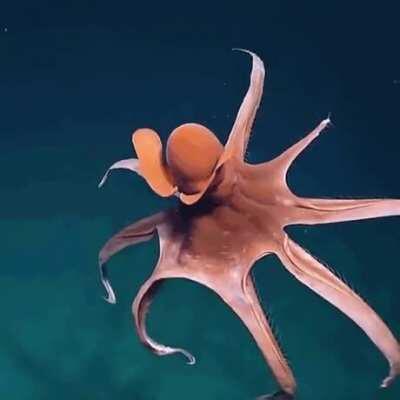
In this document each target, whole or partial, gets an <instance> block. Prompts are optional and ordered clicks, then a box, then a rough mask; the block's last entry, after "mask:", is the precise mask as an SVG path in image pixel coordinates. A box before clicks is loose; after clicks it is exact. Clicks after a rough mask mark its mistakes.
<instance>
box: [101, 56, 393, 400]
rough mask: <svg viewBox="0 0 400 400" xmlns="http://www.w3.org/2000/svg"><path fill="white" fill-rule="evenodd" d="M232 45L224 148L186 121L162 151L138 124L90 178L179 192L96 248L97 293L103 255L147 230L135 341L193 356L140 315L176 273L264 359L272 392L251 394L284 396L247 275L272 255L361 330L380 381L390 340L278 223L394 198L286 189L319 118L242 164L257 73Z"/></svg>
mask: <svg viewBox="0 0 400 400" xmlns="http://www.w3.org/2000/svg"><path fill="white" fill-rule="evenodd" d="M237 50H241V49H237ZM241 51H243V52H246V53H248V54H250V55H251V57H252V70H251V76H250V85H249V88H248V90H247V93H246V95H245V97H244V99H243V102H242V104H241V106H240V109H239V111H238V114H237V117H236V120H235V122H234V125H233V127H232V130H231V132H230V134H229V137H228V140H227V142H226V144H225V146H223V145H222V144H221V143H220V141H219V140H218V138H217V137H216V135H215V134H214V133H213V132H211V131H210V130H209V129H207V128H206V127H204V126H202V125H199V124H196V123H187V124H183V125H181V126H179V127H177V128H176V129H175V130H174V131H173V132H172V133H171V134H170V136H169V138H168V142H167V145H166V152H165V155H164V153H163V147H162V143H161V140H160V138H159V136H158V134H157V133H156V132H155V131H153V130H151V129H147V128H146V129H138V130H137V131H135V132H134V133H133V136H132V142H133V146H134V149H135V151H136V155H137V158H131V159H126V160H121V161H119V162H117V163H115V164H113V165H112V166H111V167H110V168H109V170H108V171H107V173H106V174H105V176H104V178H103V179H102V181H101V182H100V184H99V186H102V185H103V184H104V182H105V180H106V178H107V176H108V173H109V171H110V170H112V169H119V168H122V169H128V170H131V171H133V172H135V173H137V174H139V175H140V176H141V177H143V178H144V180H145V181H146V182H147V183H148V184H149V185H150V187H151V188H152V189H153V191H154V192H155V193H157V194H158V195H159V196H163V197H167V196H172V195H175V196H177V197H178V198H179V205H178V206H177V207H175V208H173V209H170V210H167V211H161V212H159V213H157V214H154V215H152V216H149V217H147V218H143V219H141V220H139V221H137V222H135V223H133V224H132V225H129V226H127V227H126V228H124V229H123V230H121V231H120V232H119V233H117V234H116V235H115V236H113V237H112V238H111V239H110V240H109V241H108V242H107V243H106V244H105V246H104V247H103V248H102V249H101V251H100V254H99V264H100V276H101V281H102V283H103V285H104V287H105V289H106V290H107V297H106V300H107V301H108V302H110V303H115V301H116V299H115V294H114V292H113V290H112V287H111V284H110V282H109V280H108V278H107V270H106V262H107V261H108V260H109V259H110V257H111V256H113V255H114V254H115V253H117V252H119V251H120V250H122V249H123V248H125V247H127V246H131V245H134V244H137V243H140V242H143V241H146V240H149V239H151V238H152V237H153V236H154V235H155V234H156V233H157V234H158V237H159V242H160V256H159V260H158V263H157V265H156V266H155V268H154V271H153V273H152V274H151V276H150V277H149V278H148V280H147V281H146V282H145V283H144V284H143V286H142V287H141V288H140V290H139V293H138V294H137V296H136V298H135V300H134V301H133V304H132V312H133V317H134V320H135V325H136V329H137V333H138V335H139V338H140V340H141V342H142V343H143V344H144V345H145V346H147V347H148V348H149V349H150V350H151V351H153V352H154V353H155V354H157V355H160V356H163V355H168V354H174V353H182V354H183V355H184V356H186V357H187V359H188V362H189V364H194V363H195V358H194V357H193V355H191V354H190V353H189V352H188V351H186V350H184V349H181V348H175V347H170V346H165V345H163V344H160V343H157V342H156V341H154V340H153V339H152V338H150V337H149V336H148V334H147V332H146V327H145V318H146V312H147V310H148V308H149V304H150V301H151V298H152V295H153V293H154V289H155V288H156V287H157V284H158V283H160V282H161V281H162V280H165V279H168V278H186V279H190V280H192V281H195V282H198V283H200V284H202V285H204V286H206V287H208V288H210V289H211V290H213V291H214V292H215V293H217V294H218V295H219V297H220V298H221V299H222V300H223V301H224V302H225V303H226V304H227V305H228V306H230V307H231V309H232V310H233V311H234V312H235V313H236V314H237V315H238V316H239V318H240V319H241V320H242V321H243V323H244V324H245V326H246V327H247V328H248V330H249V332H250V333H251V335H252V336H253V338H254V340H255V341H256V343H257V345H258V347H259V348H260V350H261V352H262V354H263V356H264V357H265V360H266V362H267V363H268V365H269V367H270V369H271V371H272V373H273V375H274V377H275V379H276V381H277V382H278V384H279V387H280V389H279V391H278V392H277V393H275V394H274V395H272V396H263V397H260V398H264V399H266V398H279V399H290V398H292V397H293V396H294V394H295V391H296V382H295V378H294V376H293V373H292V371H291V369H290V367H289V365H288V362H287V361H286V359H285V357H284V355H283V354H282V351H281V350H280V348H279V345H278V343H277V341H276V339H275V338H274V335H273V332H272V330H271V327H270V325H269V323H268V320H267V318H266V317H265V315H264V313H263V310H262V308H261V305H260V302H259V299H258V298H257V295H256V291H255V288H254V283H253V280H252V276H251V274H250V271H251V269H252V266H253V265H254V263H255V262H256V261H257V260H258V259H260V258H261V257H265V256H267V255H270V254H274V255H276V256H277V257H278V258H279V260H280V261H281V262H282V264H283V266H284V267H285V268H286V269H287V270H288V271H289V272H290V273H291V274H292V275H294V277H296V278H297V279H298V280H299V281H300V282H301V283H303V284H304V285H306V286H308V287H309V288H310V289H311V290H313V291H314V292H316V293H317V294H319V295H320V296H321V297H323V298H324V299H325V300H327V301H328V302H330V303H331V304H333V305H334V306H336V307H337V308H338V309H339V310H341V311H342V312H343V313H344V314H346V315H347V316H348V317H349V318H351V319H352V320H353V321H354V322H355V323H356V324H357V325H358V326H359V327H360V328H361V329H362V330H363V331H364V332H365V333H366V334H367V335H368V336H369V338H370V339H371V340H372V342H373V343H374V344H375V345H376V346H377V347H378V349H379V350H380V351H381V352H382V354H383V355H384V356H385V357H386V359H387V360H388V362H389V367H390V370H389V374H388V376H387V377H386V378H385V379H384V380H383V382H382V384H381V387H386V386H388V385H389V384H390V383H391V382H392V381H393V380H394V379H395V377H396V376H397V375H398V374H399V373H400V346H399V343H398V341H397V340H396V338H395V337H394V335H393V334H392V333H391V331H390V330H389V328H388V327H387V326H386V324H385V323H384V322H383V321H382V319H381V318H380V317H379V316H378V315H377V313H376V312H375V311H374V310H373V309H372V308H371V307H370V306H369V305H368V304H367V303H366V302H365V301H364V300H363V299H361V297H360V296H358V295H357V294H356V293H355V292H354V291H353V290H351V288H349V287H348V286H347V285H346V284H345V283H344V282H342V281H341V280H340V279H339V278H338V277H337V276H336V275H335V274H334V273H332V272H331V271H330V270H329V269H327V268H326V267H325V266H324V265H322V264H321V263H320V262H319V261H318V260H317V259H316V258H314V257H313V256H312V255H311V254H309V253H308V252H307V251H305V250H304V249H303V248H302V247H300V246H299V245H298V244H297V243H295V242H294V241H293V240H292V239H291V238H290V237H289V236H288V234H287V233H286V232H285V227H287V226H289V225H297V224H302V225H315V224H327V223H335V222H342V221H351V220H360V219H366V218H376V217H384V216H392V215H399V214H400V200H394V199H365V200H344V199H318V198H304V197H299V196H297V195H296V194H294V193H293V192H292V191H291V190H290V188H289V187H288V185H287V182H286V175H287V172H288V169H289V167H290V166H291V165H292V163H293V162H294V161H295V159H296V158H297V157H298V156H299V155H300V154H301V153H302V152H303V150H305V149H306V147H307V146H308V145H309V144H310V143H311V142H312V141H313V140H314V139H316V138H317V137H318V136H319V135H320V133H321V132H322V131H324V130H325V128H327V127H328V126H329V124H330V119H329V118H327V119H325V120H323V121H322V122H321V123H320V124H319V125H318V126H317V127H316V128H315V129H314V130H313V131H311V132H310V133H309V134H308V135H307V136H305V137H304V138H303V139H301V140H299V141H298V142H297V143H295V144H294V145H292V146H291V147H289V148H288V149H287V150H286V151H284V152H283V153H282V154H280V155H279V156H278V157H276V158H274V159H272V160H270V161H267V162H264V163H261V164H255V165H253V164H249V163H247V162H246V161H245V160H244V155H245V152H246V147H247V144H248V140H249V135H250V132H251V129H252V125H253V122H254V119H255V116H256V111H257V109H258V107H259V104H260V101H261V97H262V93H263V83H264V75H265V70H264V65H263V62H262V61H261V59H260V58H259V57H258V56H257V55H256V54H254V53H252V52H250V51H247V50H241Z"/></svg>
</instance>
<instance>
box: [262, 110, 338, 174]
mask: <svg viewBox="0 0 400 400" xmlns="http://www.w3.org/2000/svg"><path fill="white" fill-rule="evenodd" d="M330 122H331V121H330V119H329V117H328V118H326V119H324V120H322V121H321V122H320V123H319V124H318V125H317V126H316V127H315V128H314V129H313V130H312V131H311V132H310V133H308V134H307V135H306V136H305V137H303V138H302V139H301V140H299V141H298V142H296V143H295V144H293V145H292V146H290V147H289V148H288V149H286V150H285V151H284V152H283V153H281V154H280V155H279V156H278V157H276V158H274V159H272V160H271V161H268V162H266V163H265V165H266V166H270V168H271V169H272V170H275V173H277V174H278V175H279V176H280V177H281V179H283V180H284V181H285V180H286V175H287V172H288V170H289V168H290V166H291V165H292V164H293V162H294V161H295V160H296V158H297V157H298V156H299V155H300V154H301V153H302V152H303V151H304V150H305V149H306V148H307V147H308V146H309V145H310V144H311V143H312V142H313V141H314V140H315V139H316V138H317V137H318V136H319V135H320V133H321V132H322V131H323V130H324V129H325V128H327V127H328V126H329V124H330Z"/></svg>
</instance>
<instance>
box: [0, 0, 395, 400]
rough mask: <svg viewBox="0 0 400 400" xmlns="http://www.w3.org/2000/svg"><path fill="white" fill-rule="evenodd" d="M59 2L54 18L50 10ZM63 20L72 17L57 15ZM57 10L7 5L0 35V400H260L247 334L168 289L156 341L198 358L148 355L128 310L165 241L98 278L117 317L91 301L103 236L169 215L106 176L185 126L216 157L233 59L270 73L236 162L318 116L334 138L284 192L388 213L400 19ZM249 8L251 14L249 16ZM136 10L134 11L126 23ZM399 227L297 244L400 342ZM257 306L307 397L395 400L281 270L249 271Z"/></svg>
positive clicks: (160, 302)
mask: <svg viewBox="0 0 400 400" xmlns="http://www.w3.org/2000/svg"><path fill="white" fill-rule="evenodd" d="M60 4H61V3H60ZM65 4H67V3H65ZM94 4H95V3H90V2H87V3H84V4H82V3H79V4H78V3H76V5H71V4H70V5H68V6H67V5H65V6H61V5H60V6H59V7H57V8H55V7H54V6H53V7H52V6H51V5H50V3H49V4H48V3H47V2H43V3H40V2H39V3H35V5H28V4H26V5H24V6H23V5H21V4H20V5H18V6H11V5H10V6H9V8H5V9H4V10H3V11H4V12H3V13H2V21H1V24H3V25H4V27H7V32H5V31H4V29H3V31H2V32H1V34H0V48H1V49H2V54H3V57H2V62H1V65H0V72H1V74H0V80H1V117H0V138H1V150H2V151H1V155H0V171H1V172H0V175H1V176H0V178H1V189H0V190H1V192H0V193H1V200H0V201H1V203H0V204H1V208H0V232H1V239H0V249H1V254H2V259H1V261H2V262H1V277H0V293H1V296H2V301H1V304H2V306H1V314H2V329H1V330H0V348H1V355H0V371H1V375H0V398H1V399H6V400H42V399H43V400H46V399H54V398H57V399H61V400H63V399H82V400H92V399H93V400H102V399H118V400H127V399H129V400H164V399H176V400H179V399H188V398H190V399H192V400H200V399H202V400H203V399H211V400H214V399H217V400H219V399H230V400H234V399H238V400H242V399H252V398H254V397H255V396H256V395H259V394H262V393H268V392H271V391H273V390H274V389H275V387H276V386H275V382H274V380H273V378H272V376H271V374H270V372H269V371H268V370H267V368H266V366H265V363H264V361H263V359H262V357H261V355H260V353H259V351H258V349H257V347H256V346H255V344H254V343H253V342H252V340H251V338H250V336H249V334H248V333H247V331H246V329H245V328H244V327H243V326H242V325H241V323H240V321H239V320H238V319H237V318H236V317H235V316H234V315H233V314H232V313H231V311H230V310H229V309H228V308H227V307H226V306H225V305H224V304H222V303H221V302H220V301H219V300H218V298H217V297H216V296H215V295H213V294H212V293H211V292H209V291H208V290H206V289H205V288H202V287H200V286H198V285H196V284H194V283H192V282H187V281H179V280H176V281H169V282H167V283H166V284H165V286H163V288H162V289H161V291H160V292H159V293H158V295H157V297H156V298H155V300H154V303H153V305H152V307H151V311H150V316H149V321H148V326H149V332H150V334H151V335H152V336H154V337H155V338H156V339H158V340H160V341H161V342H163V343H166V344H171V345H178V346H182V347H184V348H187V349H189V350H191V352H193V354H194V355H195V356H196V358H197V361H198V362H197V364H196V365H195V366H194V367H190V366H187V365H186V364H185V361H184V360H183V359H182V358H180V357H179V356H171V357H165V358H160V357H156V356H154V355H153V354H151V353H149V352H148V351H147V350H146V349H144V348H143V347H142V346H141V345H140V344H139V341H138V339H137V337H136V334H135V332H134V329H133V323H132V318H131V314H130V306H131V301H132V299H133V297H134V296H135V294H136V293H137V291H138V289H139V287H140V285H141V284H142V283H143V282H144V280H145V279H146V277H147V276H148V275H149V274H150V272H151V270H152V268H153V266H154V264H155V262H156V260H157V251H158V244H157V242H156V241H155V240H154V241H151V242H148V243H145V244H140V245H138V246H136V247H135V248H130V249H127V250H126V251H124V252H122V253H121V254H119V255H118V256H116V257H115V258H114V259H113V260H112V261H111V262H110V266H109V268H110V275H111V280H112V283H113V286H114V288H115V290H116V294H117V297H118V303H117V304H116V305H115V306H111V305H109V304H107V303H106V302H104V301H103V300H102V295H103V294H104V293H103V290H102V287H101V286H100V284H99V280H98V276H97V253H98V251H99V249H100V247H101V246H102V245H103V243H104V242H105V240H107V239H108V238H109V237H110V236H111V235H112V234H113V233H115V232H116V231H118V230H119V229H120V228H122V227H123V226H125V225H127V224H128V223H130V222H132V221H134V220H136V219H138V218H141V217H143V216H145V215H149V214H151V213H154V212H156V211H158V210H160V209H164V208H167V207H169V206H171V204H173V203H174V200H165V199H160V198H157V197H156V196H155V195H154V194H153V193H152V192H151V191H150V190H149V189H148V188H147V186H146V185H145V183H144V182H143V181H142V180H141V179H140V178H139V177H137V176H134V175H133V174H127V173H122V172H121V173H119V172H116V173H114V174H113V175H112V176H111V177H110V180H109V181H108V182H107V184H106V185H105V186H104V188H103V189H102V190H98V189H97V183H98V181H99V179H100V178H101V176H102V174H103V173H104V171H105V169H106V168H107V167H108V166H109V165H110V164H111V163H112V162H114V161H116V160H118V159H121V158H126V157H130V156H131V155H132V154H133V150H132V148H131V144H130V134H131V132H132V131H133V130H134V129H136V128H139V127H144V126H148V127H152V128H154V129H156V130H158V131H159V132H160V134H161V136H162V137H163V139H165V138H166V137H167V135H168V133H169V132H170V131H171V130H172V129H173V128H174V127H176V126H178V125H179V124H181V123H183V122H188V121H194V122H200V123H203V124H205V125H207V126H209V127H210V128H211V129H212V130H214V131H215V132H216V133H217V134H218V136H219V137H220V138H221V140H225V139H226V137H227V134H228V132H229V128H230V126H231V124H232V122H233V119H234V116H235V113H236V110H237V107H238V105H239V104H240V101H241V99H242V96H243V93H244V91H245V89H246V86H247V81H248V74H249V68H250V64H249V60H248V58H246V57H245V56H243V55H240V54H238V53H233V52H231V51H230V48H231V47H245V48H249V49H252V50H254V51H256V52H257V53H258V54H259V55H260V56H261V57H262V58H263V59H264V60H265V62H266V65H267V71H268V73H267V81H266V87H265V97H264V99H263V103H262V107H261V109H260V111H259V114H258V117H257V121H256V125H255V128H254V131H253V136H252V138H251V141H250V148H249V154H248V159H249V161H250V162H260V161H262V160H266V159H268V158H271V157H273V156H275V155H276V154H278V153H279V152H280V151H282V150H283V149H284V148H286V147H287V146H289V145H290V144H292V143H293V142H294V141H296V140H298V139H299V138H300V137H301V136H302V135H304V134H305V133H307V132H308V131H309V130H311V129H312V128H313V127H314V126H315V125H316V124H317V123H318V122H319V121H320V120H321V119H322V118H325V117H326V115H327V113H328V112H332V119H333V122H334V127H332V128H331V129H330V130H329V131H328V132H326V133H325V134H324V135H323V136H321V138H320V139H318V141H317V142H315V143H314V144H313V145H312V146H311V147H310V148H309V149H308V150H307V151H306V152H305V153H304V155H303V156H302V157H301V158H300V159H299V160H298V161H297V162H296V163H295V165H294V167H293V169H292V170H291V173H290V176H289V183H290V185H291V186H292V188H294V190H295V192H296V193H298V194H302V195H307V196H323V197H328V196H329V197H352V196H354V197H397V198H400V186H399V177H398V159H399V157H398V154H399V144H400V140H399V135H398V133H399V130H400V126H399V122H398V120H397V119H398V118H397V115H398V113H399V104H400V103H399V100H400V86H399V85H398V84H396V83H395V81H396V80H398V79H399V78H400V58H399V55H398V52H396V51H395V49H396V46H397V48H398V37H399V35H398V33H399V29H398V28H397V27H396V26H397V25H395V16H396V15H398V13H396V9H395V8H394V7H392V8H390V7H389V6H388V7H387V8H385V9H372V8H368V7H367V6H365V5H364V7H363V9H362V14H360V13H359V10H358V9H357V8H356V7H355V6H354V8H351V7H349V6H347V7H346V8H345V7H343V8H341V7H339V6H338V5H337V4H336V3H332V4H330V5H329V7H327V8H328V9H329V13H327V10H326V9H325V8H324V6H322V5H320V6H315V5H313V6H312V7H311V5H310V6H308V7H305V6H304V7H302V8H300V7H298V8H297V9H294V8H293V7H292V6H289V4H285V3H282V4H281V5H277V4H274V5H272V4H271V5H270V6H269V7H267V6H266V5H264V6H261V5H259V7H258V8H257V9H256V10H252V9H250V8H246V9H243V8H242V9H239V8H238V9H235V8H234V7H228V8H225V7H223V6H222V5H220V6H214V8H207V7H205V6H204V7H203V8H202V7H200V6H199V8H198V9H197V8H196V9H195V10H194V11H193V10H192V9H189V8H178V7H175V6H172V5H170V6H169V7H167V8H158V7H155V8H154V9H150V8H151V7H149V8H147V7H146V6H144V5H141V6H140V7H139V6H137V7H135V6H134V5H133V4H130V5H129V4H124V5H122V3H121V6H119V7H115V8H110V6H109V5H107V4H106V3H96V6H95V5H94ZM260 4H261V2H260ZM138 7H139V8H138ZM399 227H400V219H399V217H392V218H386V219H375V220H369V221H362V222H351V223H343V224H336V225H326V226H314V227H300V226H299V227H294V228H291V229H290V230H289V232H290V234H291V235H292V237H293V238H294V239H295V240H296V241H298V242H299V243H300V244H302V245H304V247H306V248H307V249H309V250H310V251H311V252H312V253H313V254H315V255H316V256H317V257H318V258H319V259H321V260H323V261H324V262H326V263H327V264H328V265H330V266H331V267H333V268H335V269H336V270H337V271H338V272H339V273H340V274H342V275H343V276H344V278H345V279H346V280H347V281H348V282H349V283H350V284H351V286H352V287H353V288H355V289H356V290H357V291H358V293H360V294H361V295H362V296H363V298H365V299H366V300H367V301H368V302H369V304H370V305H372V306H373V308H374V309H375V310H376V311H377V312H378V313H379V314H380V315H381V316H382V317H383V319H384V320H385V321H386V322H387V324H388V325H389V326H390V328H391V329H392V331H393V332H394V333H395V335H397V336H399V335H400V318H399V307H400V294H399V277H400V272H399V261H398V257H397V254H398V247H399V243H400V233H399V232H400V230H399ZM254 275H255V279H256V283H257V288H258V292H259V294H260V296H261V299H262V303H263V305H264V308H265V309H266V310H267V311H268V313H269V314H270V315H271V318H272V321H273V322H274V325H275V330H276V332H277V334H278V336H279V338H280V342H281V344H282V346H283V348H284V350H285V353H286V354H287V356H288V358H289V361H290V364H291V366H292V367H293V370H294V373H295V375H296V378H297V381H298V386H299V395H298V398H299V399H303V400H316V399H318V400H319V399H324V400H338V399H339V400H358V399H363V400H370V399H371V400H375V399H384V400H389V399H390V400H396V399H398V398H399V396H400V384H399V382H396V383H395V384H394V385H393V386H392V387H390V388H389V389H387V390H385V391H383V390H379V389H378V386H379V383H380V381H381V379H382V378H383V377H384V376H385V374H386V372H387V365H386V361H385V360H384V358H383V357H382V356H381V355H380V353H379V352H378V351H377V349H376V348H375V347H374V346H373V345H372V344H371V342H370V341H369V340H368V338H367V337H366V336H365V335H364V334H363V333H362V332H361V331H360V330H359V329H358V328H357V327H356V326H355V325H354V324H353V323H352V322H351V321H350V320H348V319H347V318H345V317H344V316H343V315H342V314H341V313H340V312H338V311H337V310H336V309H334V308H333V307H332V306H330V305H329V304H327V303H326V302H324V301H323V300H322V299H320V298H319V297H318V296H316V295H315V294H313V293H311V292H310V291H309V290H308V289H307V288H305V287H303V286H302V285H301V284H299V283H298V282H297V281H295V280H294V279H293V278H292V277H291V276H289V274H288V273H287V272H286V271H285V270H284V269H283V268H282V266H281V265H280V264H279V262H278V261H277V260H276V259H275V258H273V257H272V258H268V259H265V260H262V261H260V262H258V263H257V265H256V266H255V269H254Z"/></svg>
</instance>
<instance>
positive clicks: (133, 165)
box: [98, 158, 141, 188]
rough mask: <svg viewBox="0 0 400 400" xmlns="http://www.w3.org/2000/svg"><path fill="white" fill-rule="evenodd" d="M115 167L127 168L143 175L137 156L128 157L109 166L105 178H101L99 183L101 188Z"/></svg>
mask: <svg viewBox="0 0 400 400" xmlns="http://www.w3.org/2000/svg"><path fill="white" fill-rule="evenodd" d="M114 169H125V170H128V171H132V172H135V173H137V174H139V175H141V174H140V169H139V160H138V159H137V158H127V159H125V160H119V161H117V162H115V163H114V164H112V165H111V167H109V168H108V170H107V171H106V173H105V174H104V176H103V178H102V179H101V181H100V183H99V185H98V186H99V188H101V187H102V186H103V185H104V184H105V182H106V180H107V178H108V175H110V172H111V171H112V170H114Z"/></svg>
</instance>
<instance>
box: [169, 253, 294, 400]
mask: <svg viewBox="0 0 400 400" xmlns="http://www.w3.org/2000/svg"><path fill="white" fill-rule="evenodd" d="M245 264H246V263H245V262H243V265H245ZM215 267H216V268H215V269H214V268H210V269H209V270H204V269H202V270H200V269H197V268H194V269H192V268H191V267H190V266H188V267H187V268H185V269H184V271H185V272H182V269H178V268H176V269H174V270H170V271H169V272H168V273H169V274H170V275H169V276H173V277H180V278H186V279H190V280H192V281H195V282H197V283H199V284H201V285H203V286H205V287H208V288H209V289H210V290H212V291H213V292H214V293H216V294H217V295H218V296H219V297H220V299H221V300H222V301H224V303H226V304H227V305H228V306H229V307H230V309H231V310H232V311H233V312H234V313H235V314H236V315H237V316H238V317H239V318H240V320H241V321H242V323H243V324H244V325H245V326H246V328H247V329H248V331H249V333H250V334H251V336H252V337H253V339H254V341H255V342H256V344H257V346H258V347H259V349H260V350H261V352H262V354H263V357H264V359H265V360H266V362H267V363H268V365H269V367H270V369H271V371H272V373H273V375H274V377H275V378H276V380H277V381H278V383H279V385H280V387H281V388H282V390H283V391H284V393H285V394H286V395H285V397H282V399H283V398H285V399H286V398H287V399H289V398H291V396H292V395H293V394H294V393H295V391H296V381H295V379H294V376H293V373H292V371H291V368H290V366H289V364H288V362H287V360H286V358H285V356H284V354H283V353H282V351H281V349H280V347H279V344H278V342H277V340H276V339H275V336H274V334H273V331H272V328H271V326H270V324H269V322H268V320H267V318H266V316H265V314H264V311H263V308H262V306H261V304H260V301H259V299H258V296H257V293H256V290H255V287H254V283H253V279H252V277H251V275H250V274H249V272H248V271H249V268H247V267H246V268H238V269H235V268H233V269H232V268H225V265H224V264H223V261H222V260H221V265H220V266H219V267H218V268H217V265H215ZM222 267H224V268H222ZM216 271H218V272H216ZM281 395H283V393H281ZM260 398H269V397H260ZM271 398H275V397H271Z"/></svg>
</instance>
